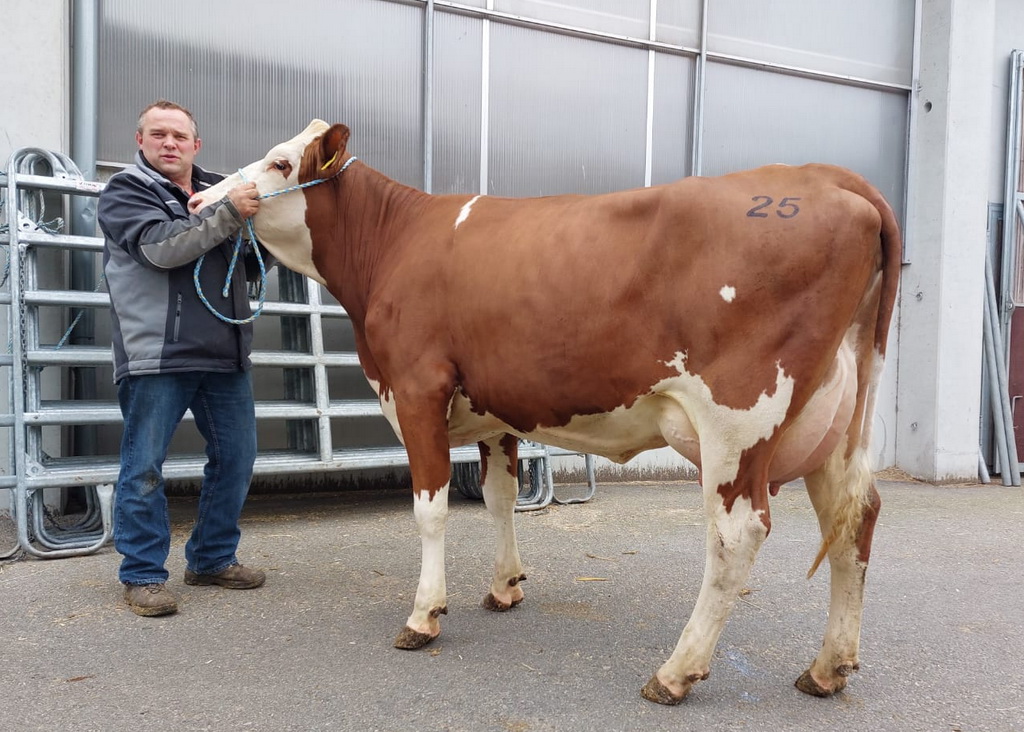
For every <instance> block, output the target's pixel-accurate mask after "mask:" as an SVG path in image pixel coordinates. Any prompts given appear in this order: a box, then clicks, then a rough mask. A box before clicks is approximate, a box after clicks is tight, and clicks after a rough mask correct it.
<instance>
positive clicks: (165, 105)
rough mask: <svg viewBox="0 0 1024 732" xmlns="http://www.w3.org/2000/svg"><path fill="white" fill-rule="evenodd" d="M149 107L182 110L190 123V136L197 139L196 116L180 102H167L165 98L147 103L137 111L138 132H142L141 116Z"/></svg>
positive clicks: (144, 114) (197, 126)
mask: <svg viewBox="0 0 1024 732" xmlns="http://www.w3.org/2000/svg"><path fill="white" fill-rule="evenodd" d="M151 109H176V110H178V111H179V112H184V113H185V116H186V117H188V119H189V122H191V123H192V136H193V137H195V138H196V139H197V140H198V139H199V125H197V124H196V118H195V117H193V116H192V113H191V112H190V111H188V110H187V109H185V108H184V107H183V106H181V105H180V104H175V103H174V102H169V101H167V100H166V99H157V100H156V101H155V102H153V103H152V104H149V105H147V106H146V108H145V109H143V110H142V111H141V112H140V113H139V123H138V126H137V127H136V129H137V130H138V132H139V133H140V134H141V133H142V118H143V117H145V116H146V112H148V111H149V110H151Z"/></svg>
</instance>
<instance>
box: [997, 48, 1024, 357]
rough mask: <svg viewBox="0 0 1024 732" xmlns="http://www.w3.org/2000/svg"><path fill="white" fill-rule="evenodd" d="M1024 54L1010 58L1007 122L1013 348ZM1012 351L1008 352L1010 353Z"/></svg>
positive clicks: (1004, 309)
mask: <svg viewBox="0 0 1024 732" xmlns="http://www.w3.org/2000/svg"><path fill="white" fill-rule="evenodd" d="M1022 72H1024V51H1021V50H1017V51H1014V52H1013V53H1012V54H1011V55H1010V98H1009V99H1008V100H1007V115H1006V117H1007V119H1006V169H1005V170H1006V172H1005V181H1004V186H1005V188H1004V189H1003V246H1002V249H1003V251H1002V261H1001V266H1000V273H999V275H1000V277H999V279H1000V283H999V284H1000V288H999V289H1000V292H999V295H1000V297H999V300H998V303H999V333H1000V335H1001V336H1002V339H1003V343H1004V344H1007V346H1008V344H1009V338H1010V318H1011V316H1012V315H1013V307H1014V305H1015V304H1016V303H1015V302H1014V299H1015V298H1014V292H1013V290H1014V283H1015V281H1016V280H1017V271H1018V269H1019V268H1020V266H1021V262H1019V261H1018V258H1017V250H1018V249H1019V248H1020V242H1019V241H1018V236H1017V233H1018V230H1019V227H1020V225H1021V223H1024V222H1022V221H1021V219H1020V218H1019V217H1018V215H1017V199H1018V197H1019V191H1020V184H1021V182H1022V181H1021V154H1022V152H1024V151H1022V149H1021V147H1022V139H1021V138H1022V137H1024V124H1022V117H1024V115H1022V111H1024V110H1022V109H1021V106H1022V104H1024V73H1022ZM1009 350H1010V349H1009V347H1007V348H1006V351H1007V353H1009Z"/></svg>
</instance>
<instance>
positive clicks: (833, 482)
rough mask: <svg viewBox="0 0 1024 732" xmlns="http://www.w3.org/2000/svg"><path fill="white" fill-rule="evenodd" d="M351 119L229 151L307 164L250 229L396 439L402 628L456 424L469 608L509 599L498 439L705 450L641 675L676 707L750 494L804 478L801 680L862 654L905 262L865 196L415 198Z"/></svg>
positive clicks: (749, 524) (435, 545) (702, 666)
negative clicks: (320, 294) (877, 437)
mask: <svg viewBox="0 0 1024 732" xmlns="http://www.w3.org/2000/svg"><path fill="white" fill-rule="evenodd" d="M348 139H349V130H348V128H347V127H345V126H343V125H328V124H327V123H325V122H322V121H320V120H314V121H313V122H312V123H310V125H309V127H307V128H306V130H305V131H303V132H302V133H300V134H299V135H297V136H296V137H295V138H293V139H292V140H289V141H288V142H285V143H282V144H280V145H278V146H276V147H274V148H273V149H272V150H271V151H270V152H269V153H268V154H267V156H266V157H265V158H264V159H263V160H261V161H259V162H256V163H253V164H251V165H249V166H247V167H246V168H244V169H243V172H244V174H245V177H246V178H247V179H249V180H252V181H254V182H255V183H256V185H257V186H258V188H259V190H260V192H261V193H263V194H269V193H273V192H276V191H280V190H282V189H285V188H288V187H291V186H295V185H296V184H299V183H308V182H311V181H316V180H323V182H321V183H318V184H315V185H310V186H309V187H305V188H303V189H301V190H297V191H295V192H291V193H287V194H285V195H280V196H276V197H272V198H267V199H266V200H265V201H264V202H263V204H262V206H261V208H260V212H259V214H258V215H257V216H256V218H255V229H256V233H257V236H258V237H259V239H260V240H261V241H262V242H263V243H264V244H265V245H266V247H267V248H268V249H269V250H270V251H271V252H272V253H273V254H274V255H275V256H277V257H278V259H280V261H281V262H282V263H283V264H285V265H286V266H287V267H289V268H291V269H293V270H295V271H297V272H300V273H302V274H304V275H306V276H308V277H310V278H312V279H314V280H316V281H317V282H320V283H321V284H323V285H325V286H326V287H327V289H328V290H329V291H330V292H331V293H332V294H333V295H334V296H335V297H336V298H337V299H338V301H339V302H340V303H341V304H342V305H343V306H344V307H345V309H346V310H347V311H348V313H349V315H350V316H351V320H352V326H353V328H354V330H355V337H356V345H357V348H358V352H359V359H360V362H361V364H362V366H363V369H364V370H365V372H366V376H367V378H368V379H369V381H370V383H371V384H372V386H373V388H374V389H375V390H376V392H377V394H378V395H379V397H380V401H381V404H382V406H383V408H384V412H385V414H386V415H387V417H388V419H389V420H390V422H391V425H392V426H393V427H394V429H395V431H396V433H397V434H398V435H399V436H400V438H401V439H402V441H403V443H404V444H405V447H406V449H407V451H408V454H409V464H410V466H411V471H412V480H413V494H414V508H415V516H416V521H417V524H418V526H419V530H420V536H421V539H422V551H423V555H422V568H421V574H420V581H419V587H418V589H417V591H416V600H415V605H414V608H413V611H412V614H411V615H410V616H409V619H408V621H407V623H406V626H405V628H404V629H403V630H402V632H401V633H400V634H399V636H398V638H397V640H396V642H395V645H396V646H398V647H399V648H418V647H420V646H422V645H424V644H426V643H428V642H429V641H431V640H432V639H434V638H435V637H437V635H438V634H439V633H440V632H441V627H440V623H439V616H440V615H442V614H444V613H445V612H446V611H447V606H446V590H445V573H444V551H445V550H444V537H445V522H446V518H447V515H448V508H447V504H448V490H449V486H448V482H449V477H450V466H449V455H448V449H449V447H450V446H455V445H464V444H469V443H472V442H477V443H479V445H480V452H481V456H482V459H483V463H484V476H485V479H484V483H483V494H484V499H485V501H486V505H487V508H488V510H489V512H490V513H491V515H492V516H493V518H494V520H495V522H496V524H497V528H498V542H497V557H496V559H495V568H494V577H493V579H492V582H491V587H490V592H489V594H488V595H487V598H486V600H485V605H486V606H487V607H489V608H492V609H498V610H503V609H507V608H509V607H511V606H513V605H516V604H518V603H519V602H521V601H522V599H523V590H522V588H521V586H520V584H519V583H520V581H521V580H522V579H524V575H523V566H522V563H521V562H520V558H519V551H518V548H517V545H516V536H515V531H514V527H513V515H514V513H513V509H514V504H515V500H516V494H517V485H516V467H515V466H516V444H517V438H520V437H522V438H526V439H529V440H536V441H538V442H543V443H548V444H551V445H560V446H562V447H566V448H569V449H571V450H576V451H580V452H588V453H595V454H598V455H603V456H605V457H607V458H610V459H612V460H615V461H619V462H624V461H626V460H629V459H630V458H631V457H633V456H634V455H636V454H637V453H639V452H641V451H643V450H648V449H651V448H656V447H662V446H664V445H670V446H671V447H673V448H675V449H676V450H677V451H679V453H681V454H682V455H684V456H685V457H686V458H688V459H689V460H691V461H693V462H694V463H695V464H696V465H698V466H699V467H700V471H701V484H702V486H703V495H704V505H705V512H706V515H707V553H706V559H705V561H706V564H705V570H704V581H703V584H702V585H701V588H700V594H699V596H698V598H697V602H696V605H695V606H694V609H693V613H692V615H691V617H690V619H689V622H688V623H687V624H686V627H685V628H684V629H683V632H682V636H681V637H680V639H679V643H678V645H677V646H676V648H675V651H674V652H673V653H672V655H671V657H670V658H669V659H668V660H667V661H666V662H665V663H664V664H663V665H662V666H661V667H660V668H659V669H658V670H657V672H656V673H655V674H654V676H653V677H652V678H651V680H650V681H649V682H648V683H647V685H646V686H645V687H644V688H643V691H642V693H643V695H644V696H645V697H647V698H648V699H651V700H653V701H656V702H661V703H666V704H674V703H677V702H679V701H680V700H681V699H683V697H685V696H686V695H687V693H688V692H689V691H690V689H691V687H692V686H693V684H694V683H695V682H697V681H700V680H702V679H705V678H707V676H708V673H709V662H710V660H711V655H712V652H713V650H714V647H715V644H716V642H717V640H718V637H719V634H720V633H721V631H722V628H723V626H724V624H725V622H726V619H727V618H728V616H729V613H730V611H731V609H732V607H733V605H734V604H735V602H736V599H737V597H738V595H739V593H740V591H741V590H742V588H743V586H744V582H745V581H746V579H747V576H748V574H749V572H750V568H751V565H752V564H753V561H754V557H755V555H756V554H757V551H758V548H759V547H760V546H761V543H762V541H764V539H765V537H766V536H767V535H768V531H769V529H770V527H771V521H770V517H769V493H771V494H772V495H774V494H775V492H776V491H777V490H778V487H779V485H780V484H782V483H785V482H786V481H789V480H793V479H795V478H799V477H804V478H805V482H806V486H807V491H808V493H809V494H810V497H811V501H812V502H813V504H814V508H815V510H816V512H817V514H818V519H819V522H820V526H821V532H822V536H823V542H822V548H821V551H820V553H819V555H818V557H817V559H815V560H814V567H817V565H818V563H819V562H820V561H821V560H822V559H823V558H824V557H825V556H826V555H827V556H828V559H829V563H830V565H831V583H832V594H831V606H830V608H829V616H828V624H827V628H826V630H825V639H824V644H823V646H822V649H821V652H820V653H819V654H818V657H817V658H816V659H815V660H814V662H813V663H812V664H811V666H810V668H809V669H808V670H807V671H806V672H804V674H803V675H802V676H801V677H800V678H799V679H798V680H797V686H798V687H799V688H800V689H801V690H803V691H805V692H807V693H809V694H815V695H821V696H824V695H828V694H832V693H834V692H836V691H838V690H839V689H842V688H843V687H844V686H845V685H846V680H847V676H849V674H850V673H851V672H852V671H854V670H855V669H856V668H857V665H858V646H859V642H860V625H861V611H862V605H863V588H864V576H865V571H866V568H867V563H868V555H869V552H870V548H871V537H872V531H873V528H874V524H875V520H876V517H877V515H878V510H879V505H880V502H879V498H878V493H877V492H876V490H875V487H874V482H873V479H872V474H871V469H870V465H869V459H868V454H867V452H868V448H869V441H870V427H871V422H872V415H873V410H874V397H875V391H876V386H877V382H878V377H879V373H880V370H881V367H882V361H883V356H884V352H885V346H886V339H887V336H888V332H889V322H890V319H891V316H892V312H893V304H894V302H895V298H896V291H897V286H898V279H899V269H900V234H899V230H898V226H897V222H896V220H895V218H894V216H893V213H892V210H891V209H890V207H889V205H888V204H887V203H886V202H885V200H884V199H883V197H882V195H881V194H880V193H879V192H878V191H877V190H876V189H875V188H873V187H872V186H871V185H869V184H868V183H867V182H866V181H865V180H864V179H863V178H861V177H860V176H858V175H856V174H854V173H852V172H850V171H847V170H843V169H841V168H836V167H831V166H825V165H806V166H802V167H789V166H783V165H774V166H769V167H765V168H759V169H757V170H751V171H745V172H740V173H734V174H731V175H726V176H722V177H720V178H688V179H685V180H681V181H679V182H677V183H672V184H669V185H662V186H655V187H652V188H646V189H640V190H631V191H624V192H620V193H611V194H605V195H593V196H577V195H566V196H552V197H546V198H534V199H510V198H499V197H492V196H471V195H444V196H434V195H428V194H425V193H423V192H421V191H418V190H415V189H413V188H410V187H408V186H405V185H401V184H399V183H397V182H396V181H394V180H391V179H389V178H387V177H386V176H384V175H382V174H381V173H379V172H377V171H375V170H373V169H372V168H370V167H368V166H367V165H364V164H363V163H362V162H359V161H354V160H352V155H351V153H349V151H348V149H347V143H348ZM238 182H239V176H238V174H235V175H233V176H231V177H229V178H228V179H227V180H225V181H224V182H222V183H221V184H219V185H217V186H215V187H213V188H211V189H209V191H207V192H206V193H205V194H203V195H202V196H200V197H198V198H197V199H195V201H194V202H193V206H194V208H196V209H198V208H201V207H202V206H203V205H206V204H207V203H209V202H210V201H212V200H215V199H217V198H219V197H220V196H222V195H223V194H224V193H225V191H226V190H227V189H228V188H229V187H231V186H233V185H235V184H237V183H238ZM570 283H571V284H570ZM812 572H813V569H812Z"/></svg>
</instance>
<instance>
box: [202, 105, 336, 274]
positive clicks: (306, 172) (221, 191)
mask: <svg viewBox="0 0 1024 732" xmlns="http://www.w3.org/2000/svg"><path fill="white" fill-rule="evenodd" d="M348 136H349V130H348V128H347V127H345V126H344V125H333V126H332V125H328V124H327V123H326V122H324V121H323V120H319V119H315V120H313V121H312V122H310V123H309V126H308V127H306V129H305V130H303V131H302V132H300V133H299V134H297V135H296V136H295V137H293V138H292V139H290V140H288V141H287V142H282V143H281V144H279V145H275V146H274V147H272V148H271V149H270V152H268V153H267V154H266V156H264V158H263V159H262V160H258V161H257V162H255V163H250V164H249V165H246V166H245V167H244V168H242V169H241V170H240V171H239V172H237V173H233V174H231V175H229V176H228V177H227V178H225V179H224V180H222V181H221V182H220V183H218V184H217V185H215V186H211V187H210V188H207V189H206V190H205V191H201V192H200V193H197V194H196V195H194V196H193V197H192V198H191V199H190V200H189V204H188V205H189V210H190V211H191V212H192V213H198V212H199V211H201V210H202V209H203V208H204V207H206V206H208V205H210V204H211V203H213V202H214V201H218V200H220V199H221V198H223V197H224V196H225V194H227V192H228V191H229V190H231V189H232V188H234V187H235V186H237V185H240V184H242V183H243V182H250V183H255V184H256V188H257V190H258V191H259V192H260V195H261V197H265V198H263V200H262V201H261V203H260V210H259V212H258V213H257V214H256V216H255V217H254V218H253V226H254V228H255V231H256V237H257V238H258V239H259V240H260V243H261V244H263V245H264V246H265V247H266V248H267V249H268V250H269V251H270V253H271V254H273V255H274V256H275V257H277V259H278V260H279V261H280V262H281V264H283V265H284V266H286V267H288V269H291V270H294V271H296V272H299V273H300V274H304V275H306V276H307V277H311V278H312V279H314V280H317V281H318V282H320V283H321V284H324V279H323V277H321V276H320V273H319V272H317V270H316V267H315V266H314V265H313V242H312V239H311V237H310V234H309V228H308V227H307V225H306V196H305V193H304V189H297V190H292V191H289V192H286V193H283V194H281V195H273V194H275V193H278V192H280V191H285V190H287V189H289V188H292V187H294V186H297V185H299V184H302V183H308V182H309V181H314V180H319V179H329V178H331V177H332V176H333V175H336V174H337V173H338V171H340V170H341V167H342V166H343V165H344V164H345V162H346V159H347V157H348V156H347V155H346V153H345V145H346V144H347V142H348Z"/></svg>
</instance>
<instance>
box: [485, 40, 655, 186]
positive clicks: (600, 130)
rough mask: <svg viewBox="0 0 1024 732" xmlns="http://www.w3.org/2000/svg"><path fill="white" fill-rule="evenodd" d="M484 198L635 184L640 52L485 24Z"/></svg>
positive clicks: (643, 83) (641, 96)
mask: <svg viewBox="0 0 1024 732" xmlns="http://www.w3.org/2000/svg"><path fill="white" fill-rule="evenodd" d="M490 68H491V74H490V81H489V84H490V89H491V94H490V100H491V103H490V115H489V116H490V129H491V134H490V155H489V160H488V169H489V183H488V192H489V193H491V194H494V195H504V196H536V195H549V194H553V193H567V192H578V193H599V192H605V191H612V190H619V189H623V188H631V187H638V186H642V185H643V183H644V150H645V137H646V109H647V52H646V51H643V50H639V49H635V48H626V47H622V46H614V45H610V44H607V43H600V42H596V41H589V40H582V39H579V38H571V37H567V36H560V35H555V34H551V33H541V32H538V31H534V30H528V29H525V28H519V27H515V26H503V25H499V24H497V23H494V24H492V26H491V60H490Z"/></svg>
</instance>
